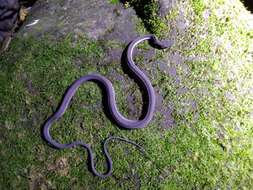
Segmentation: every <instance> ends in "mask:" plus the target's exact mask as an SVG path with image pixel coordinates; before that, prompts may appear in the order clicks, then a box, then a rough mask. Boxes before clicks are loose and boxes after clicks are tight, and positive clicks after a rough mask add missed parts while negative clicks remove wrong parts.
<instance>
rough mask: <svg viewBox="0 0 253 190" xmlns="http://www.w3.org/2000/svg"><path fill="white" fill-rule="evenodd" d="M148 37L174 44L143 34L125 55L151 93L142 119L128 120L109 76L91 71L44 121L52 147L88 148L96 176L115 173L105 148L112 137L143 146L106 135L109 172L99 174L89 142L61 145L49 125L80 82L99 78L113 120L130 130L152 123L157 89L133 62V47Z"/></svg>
mask: <svg viewBox="0 0 253 190" xmlns="http://www.w3.org/2000/svg"><path fill="white" fill-rule="evenodd" d="M145 40H149V43H150V44H151V45H152V46H154V47H156V48H158V49H165V48H168V47H170V46H171V42H170V41H158V40H157V39H156V37H155V36H154V35H145V36H143V37H139V38H136V39H135V40H133V41H132V42H131V43H130V44H129V46H128V49H127V57H126V61H127V65H128V67H129V69H130V70H131V71H132V72H133V73H134V75H136V77H137V78H138V80H140V82H141V83H142V84H143V87H144V89H145V90H146V93H147V95H148V106H147V111H146V115H145V116H144V118H143V119H141V120H129V119H127V118H125V117H124V116H123V115H122V114H120V113H119V111H118V109H117V106H116V101H115V91H114V88H113V86H112V83H111V82H110V81H109V80H108V79H107V78H105V77H103V76H101V75H99V74H89V75H86V76H83V77H81V78H79V79H77V80H76V81H74V82H73V84H72V85H71V86H70V87H69V88H68V90H67V92H66V93H65V95H64V97H63V100H62V103H61V105H60V106H59V108H58V110H57V111H56V112H55V113H54V114H53V115H52V116H51V117H50V118H49V119H48V120H47V121H46V122H45V124H44V126H43V136H44V138H45V140H46V141H47V142H48V143H49V144H51V145H52V146H53V147H55V148H58V149H64V148H72V147H75V146H81V147H84V148H85V149H87V151H88V156H89V160H90V167H91V171H92V172H93V174H94V175H96V176H99V177H102V178H104V177H108V176H110V175H111V173H112V159H111V157H110V155H109V153H108V151H107V148H106V145H107V142H108V141H109V140H112V139H117V140H121V141H125V142H127V143H130V144H132V145H135V146H137V147H138V148H140V149H141V147H140V146H139V145H138V144H136V143H134V142H132V141H129V140H126V139H123V138H120V137H109V138H107V139H106V140H105V142H104V153H105V156H106V159H107V163H108V170H107V172H106V173H104V174H100V173H99V172H97V170H96V169H95V166H94V156H93V153H92V149H91V147H90V145H89V144H86V143H83V142H81V141H75V142H72V143H69V144H61V143H59V142H57V141H56V140H54V139H53V138H52V137H51V135H50V132H49V130H50V127H51V125H52V123H53V122H55V121H56V120H58V119H59V118H60V117H61V116H62V115H63V114H64V112H65V111H66V109H67V108H68V105H69V103H70V101H71V99H72V97H73V96H74V94H75V93H76V91H77V89H78V88H79V86H80V85H81V84H83V83H84V82H86V81H97V82H99V83H101V84H102V85H103V86H104V87H105V89H106V93H107V97H108V99H107V101H108V106H109V110H110V114H111V116H112V117H113V119H114V120H115V121H116V123H117V124H118V125H119V126H121V127H123V128H127V129H139V128H144V127H145V126H146V125H147V124H148V123H149V122H150V120H151V119H152V117H153V114H154V110H155V93H154V89H153V87H152V84H151V83H150V81H149V79H148V77H147V76H146V75H145V74H144V73H143V72H142V71H141V70H140V69H139V68H138V67H137V66H136V65H135V63H134V61H133V52H134V48H135V47H136V46H137V45H138V44H139V43H141V42H143V41H145Z"/></svg>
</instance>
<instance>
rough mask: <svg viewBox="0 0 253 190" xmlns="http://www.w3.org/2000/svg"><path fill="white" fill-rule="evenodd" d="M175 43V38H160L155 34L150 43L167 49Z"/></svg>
mask: <svg viewBox="0 0 253 190" xmlns="http://www.w3.org/2000/svg"><path fill="white" fill-rule="evenodd" d="M173 44H174V41H173V40H158V39H157V38H156V37H155V36H152V37H151V39H150V45H151V46H153V47H154V48H157V49H167V48H170V47H171V46H172V45H173Z"/></svg>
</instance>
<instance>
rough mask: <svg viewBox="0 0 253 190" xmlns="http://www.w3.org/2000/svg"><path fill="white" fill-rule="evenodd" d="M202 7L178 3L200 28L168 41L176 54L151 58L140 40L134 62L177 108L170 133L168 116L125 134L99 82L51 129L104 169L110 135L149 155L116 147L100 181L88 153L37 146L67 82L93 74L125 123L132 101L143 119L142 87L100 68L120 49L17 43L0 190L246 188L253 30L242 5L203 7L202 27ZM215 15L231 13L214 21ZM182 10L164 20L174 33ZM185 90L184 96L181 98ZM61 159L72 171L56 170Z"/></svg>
mask: <svg viewBox="0 0 253 190" xmlns="http://www.w3.org/2000/svg"><path fill="white" fill-rule="evenodd" d="M197 2H198V3H201V2H200V1H195V3H196V5H194V6H195V8H194V7H193V9H190V8H189V7H192V6H193V5H192V1H187V5H188V6H189V7H188V6H186V5H185V4H183V5H181V4H178V6H179V7H178V9H181V10H182V11H183V12H184V13H185V17H186V18H192V20H193V21H194V22H192V21H191V23H190V25H189V27H188V28H187V32H182V33H178V34H176V36H172V37H173V38H175V42H176V43H175V44H174V45H173V47H172V48H171V49H170V50H166V51H164V52H162V53H161V51H159V52H158V51H157V52H156V56H151V58H148V59H147V58H145V56H143V55H144V54H143V55H142V53H145V52H148V50H149V49H150V47H149V45H148V44H147V43H144V44H142V45H141V46H140V55H138V56H137V57H136V58H135V59H136V62H137V64H138V66H140V67H141V68H142V69H144V70H146V71H147V73H148V75H149V78H150V79H151V81H152V84H153V85H154V86H155V87H156V89H158V90H159V93H160V94H161V95H162V97H163V105H162V106H163V109H166V108H168V107H169V106H170V107H172V109H173V111H172V117H173V122H174V127H173V128H170V129H164V126H163V125H162V122H163V121H164V114H165V113H156V115H155V117H154V119H153V120H152V122H151V123H150V125H149V126H148V127H147V128H145V129H140V130H131V131H128V130H127V131H126V130H121V129H119V128H118V127H117V126H115V125H114V124H113V123H111V121H110V120H109V119H108V118H107V117H106V115H105V114H104V110H103V109H102V105H101V98H102V93H101V90H100V88H98V87H97V86H96V85H95V84H93V83H87V84H84V85H83V86H82V87H81V88H80V89H79V91H78V93H77V94H76V96H75V97H74V99H73V101H72V103H71V106H70V108H69V109H68V111H67V112H66V114H65V115H64V117H63V118H62V119H61V120H60V121H59V122H58V123H56V124H55V125H54V126H53V128H52V134H53V136H54V137H55V138H57V139H58V140H59V141H61V142H70V141H72V140H77V139H81V140H83V141H85V142H87V143H91V144H92V146H93V148H94V150H95V153H96V158H97V159H96V162H97V168H98V170H99V171H105V165H104V157H103V155H102V153H101V151H100V148H101V144H100V142H101V141H103V140H104V139H105V138H106V137H108V136H109V135H116V136H122V137H125V138H128V139H131V140H134V141H136V142H137V143H139V144H141V145H142V146H143V147H144V148H145V150H146V154H140V152H139V151H138V150H136V149H134V148H133V147H132V146H130V145H126V144H125V143H119V142H114V143H111V144H110V149H109V151H110V153H111V154H112V157H113V161H114V171H113V176H112V177H110V178H107V179H104V180H101V179H99V178H96V177H93V176H92V175H91V174H90V172H89V171H88V170H87V167H86V165H85V164H86V163H85V160H86V157H87V154H86V153H85V151H84V150H82V149H81V148H76V149H72V150H62V151H59V150H54V149H52V148H51V147H49V146H48V145H47V144H46V143H45V142H44V141H43V140H42V139H41V136H40V134H41V133H40V131H41V126H42V125H43V122H44V121H45V120H46V118H47V117H48V116H50V115H51V114H52V113H53V111H54V110H55V109H56V108H57V106H58V104H59V101H60V99H61V97H62V95H63V93H64V91H65V89H66V88H67V87H68V86H69V84H71V82H73V80H75V79H77V78H79V77H80V76H83V75H86V74H88V73H91V72H97V73H101V74H103V75H105V76H106V77H108V78H109V79H110V80H111V81H112V82H113V85H114V87H115V89H116V98H117V104H118V106H119V109H120V111H121V112H123V113H124V114H125V115H126V116H129V113H130V111H129V107H128V105H127V100H126V97H127V96H128V95H132V96H134V97H135V99H136V103H135V106H136V107H138V111H137V112H138V113H137V114H136V115H135V116H134V117H137V116H138V114H139V113H140V111H141V110H140V109H141V108H140V107H141V105H142V101H141V93H140V91H139V88H138V86H137V85H136V84H135V83H134V81H132V80H130V79H129V76H128V75H126V74H124V72H123V71H122V68H121V66H120V64H119V63H117V62H112V63H104V60H105V55H106V54H105V49H106V50H107V48H108V49H115V48H116V49H123V48H124V46H122V44H119V43H118V42H116V41H112V42H104V41H100V42H92V41H90V40H87V39H80V41H79V42H77V44H75V45H73V44H72V42H71V38H70V37H68V38H66V39H65V40H63V41H59V42H57V43H56V42H50V41H48V40H47V39H44V40H40V41H38V40H35V39H15V40H14V41H13V43H12V44H11V49H10V50H9V51H8V52H7V53H6V54H4V55H2V56H1V58H0V82H1V83H0V84H1V85H0V98H1V102H2V103H1V104H0V125H1V127H0V169H1V172H0V175H1V178H0V184H1V188H4V189H27V188H28V186H32V185H33V184H36V183H37V187H38V188H39V187H40V188H43V186H42V185H43V184H44V186H47V187H48V188H55V189H66V188H68V187H69V188H76V189H82V188H86V189H134V188H136V187H138V186H141V189H250V188H251V187H252V186H253V184H252V181H253V175H252V165H253V153H252V148H253V142H252V138H253V131H252V126H253V121H252V116H251V115H252V105H253V102H252V94H251V93H250V92H251V91H250V89H251V88H252V86H253V81H252V79H253V74H252V73H253V70H252V69H253V66H252V60H251V59H252V57H251V56H250V55H251V54H250V53H251V52H252V44H253V43H252V34H253V33H252V29H250V28H249V27H248V25H247V23H246V21H245V20H243V19H242V18H243V17H239V16H240V15H241V14H242V13H241V11H242V10H243V11H245V10H244V9H242V7H241V5H240V4H239V3H232V4H230V2H223V3H222V4H221V1H211V0H210V2H207V4H205V5H204V8H205V9H207V10H210V17H209V18H208V19H207V20H206V21H205V22H202V21H203V18H202V13H201V12H202V11H203V7H202V8H201V6H200V5H199V4H198V3H197ZM180 5H181V6H183V7H180ZM199 7H200V8H199ZM218 8H219V9H220V10H219V11H220V12H222V14H224V15H226V16H223V15H219V14H220V12H218V14H217V9H218ZM185 9H186V10H185ZM195 9H196V10H198V11H196V10H195ZM192 10H194V11H193V12H191V11H192ZM176 13H177V12H174V13H173V12H171V16H170V18H169V19H167V20H168V21H169V22H171V23H172V24H171V25H172V27H176V26H174V25H173V23H174V22H175V21H176V19H177V17H178V15H177V14H176ZM245 14H246V13H245ZM173 15H174V16H173ZM154 17H157V15H155V16H154ZM195 21H198V23H197V24H196V23H195ZM201 22H202V23H201ZM203 28H204V29H205V30H204V29H203ZM207 34H208V35H207ZM175 55H178V56H180V57H181V58H182V60H184V61H183V62H182V63H180V64H179V63H177V62H176V61H175V58H174V59H172V58H171V56H175ZM165 58H166V59H165ZM119 59H120V58H119ZM168 60H169V61H168ZM157 62H165V64H168V67H171V68H172V67H175V68H176V76H174V77H173V76H172V75H170V74H168V73H167V72H166V71H165V69H163V70H161V69H159V66H158V65H154V64H155V63H157ZM144 63H145V64H144ZM146 63H147V64H146ZM151 64H152V67H153V66H154V69H151ZM114 71H115V73H117V74H118V75H120V76H121V77H122V78H123V79H122V80H124V81H125V82H124V83H123V82H122V80H119V79H118V78H117V77H116V76H117V75H115V74H112V72H114ZM125 84H128V85H125ZM182 88H185V89H187V90H186V91H184V92H180V93H179V90H180V89H182ZM192 103H194V105H195V106H192ZM166 114H167V113H166ZM62 158H64V159H66V160H67V163H68V164H67V167H64V166H61V167H63V168H61V167H59V166H57V164H56V163H57V162H58V160H60V159H62ZM65 169H66V170H67V174H66V175H63V174H62V170H65ZM36 181H37V182H36Z"/></svg>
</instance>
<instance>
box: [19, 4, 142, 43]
mask: <svg viewBox="0 0 253 190" xmlns="http://www.w3.org/2000/svg"><path fill="white" fill-rule="evenodd" d="M36 20H37V21H38V22H37V24H34V25H31V26H27V25H28V24H31V23H34V21H36ZM136 22H140V20H139V19H138V18H137V16H136V14H135V12H134V10H133V9H131V8H129V9H125V8H124V7H123V5H122V4H115V5H112V4H110V3H109V1H102V0H95V1H94V0H86V1H81V0H75V1H73V0H48V1H43V0H39V1H38V2H37V3H36V4H35V5H34V6H33V8H32V10H31V15H30V17H29V18H28V19H27V21H26V23H25V24H24V26H23V28H22V29H21V31H20V34H21V35H22V36H34V37H37V38H38V37H42V36H49V37H53V38H56V39H57V38H60V37H65V36H67V35H68V34H74V36H75V37H76V38H78V37H80V36H85V37H88V38H91V39H96V40H97V39H103V40H112V39H113V40H118V41H120V42H129V41H130V40H131V39H133V38H134V37H136V36H137V35H138V34H137V32H136V29H135V26H136V25H135V24H136Z"/></svg>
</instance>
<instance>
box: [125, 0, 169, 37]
mask: <svg viewBox="0 0 253 190" xmlns="http://www.w3.org/2000/svg"><path fill="white" fill-rule="evenodd" d="M125 6H126V7H128V6H131V7H133V8H134V9H135V11H136V13H137V15H138V16H139V17H140V18H141V19H142V21H143V23H144V26H145V27H146V29H147V30H148V31H149V32H150V33H153V34H155V35H157V36H159V37H160V36H163V35H164V34H165V33H166V32H167V26H166V23H165V21H164V19H162V18H160V17H159V16H158V11H159V5H158V2H157V1H155V0H145V1H143V0H129V1H126V2H125Z"/></svg>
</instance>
